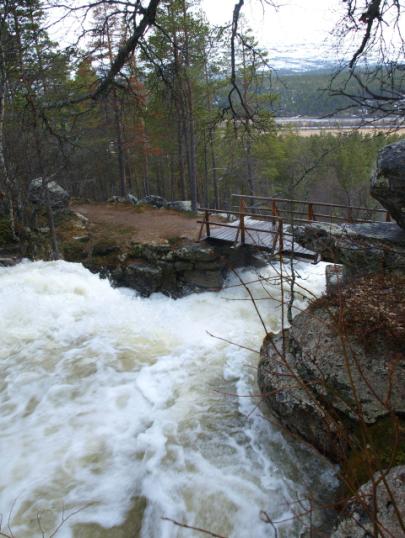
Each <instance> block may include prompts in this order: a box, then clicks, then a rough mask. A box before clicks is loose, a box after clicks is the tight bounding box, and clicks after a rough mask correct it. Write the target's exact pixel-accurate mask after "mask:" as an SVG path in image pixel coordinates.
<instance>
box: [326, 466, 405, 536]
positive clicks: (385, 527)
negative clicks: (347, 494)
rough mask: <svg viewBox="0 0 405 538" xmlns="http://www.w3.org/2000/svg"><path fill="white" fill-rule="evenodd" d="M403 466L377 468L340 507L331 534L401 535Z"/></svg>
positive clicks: (403, 531)
mask: <svg viewBox="0 0 405 538" xmlns="http://www.w3.org/2000/svg"><path fill="white" fill-rule="evenodd" d="M404 523H405V466H404V465H399V466H397V467H393V468H392V469H391V470H389V471H379V472H377V473H375V474H374V476H373V479H372V480H370V481H369V482H367V483H366V484H364V485H363V486H361V488H360V489H359V490H358V492H357V494H356V495H355V496H354V497H352V498H351V499H350V500H349V502H348V504H347V506H346V509H345V510H344V513H343V515H342V517H341V518H340V522H339V524H338V526H337V528H336V529H335V531H334V532H333V533H332V536H331V538H369V537H370V536H377V534H376V529H378V536H380V537H381V538H393V537H399V536H405V528H404Z"/></svg>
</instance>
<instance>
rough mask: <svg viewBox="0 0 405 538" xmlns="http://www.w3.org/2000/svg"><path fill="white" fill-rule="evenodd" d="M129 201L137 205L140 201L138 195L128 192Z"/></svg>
mask: <svg viewBox="0 0 405 538" xmlns="http://www.w3.org/2000/svg"><path fill="white" fill-rule="evenodd" d="M127 201H128V202H129V203H130V204H132V205H136V204H137V203H138V198H137V197H136V196H134V195H133V194H131V193H128V194H127Z"/></svg>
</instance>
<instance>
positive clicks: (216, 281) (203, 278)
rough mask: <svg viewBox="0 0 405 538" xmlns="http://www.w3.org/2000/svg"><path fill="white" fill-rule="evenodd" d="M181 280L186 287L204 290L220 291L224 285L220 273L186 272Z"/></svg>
mask: <svg viewBox="0 0 405 538" xmlns="http://www.w3.org/2000/svg"><path fill="white" fill-rule="evenodd" d="M183 280H184V283H185V284H186V286H192V287H193V288H195V287H197V288H201V289H206V290H220V289H221V288H222V285H223V283H224V278H223V276H222V274H221V272H220V271H186V272H185V273H184V276H183Z"/></svg>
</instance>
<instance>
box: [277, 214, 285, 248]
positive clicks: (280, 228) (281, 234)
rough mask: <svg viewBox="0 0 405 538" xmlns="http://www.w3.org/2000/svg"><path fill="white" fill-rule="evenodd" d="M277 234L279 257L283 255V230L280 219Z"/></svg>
mask: <svg viewBox="0 0 405 538" xmlns="http://www.w3.org/2000/svg"><path fill="white" fill-rule="evenodd" d="M278 234H279V240H278V241H279V245H280V247H279V252H280V255H282V254H283V251H284V228H283V221H282V220H281V219H280V220H279V221H278Z"/></svg>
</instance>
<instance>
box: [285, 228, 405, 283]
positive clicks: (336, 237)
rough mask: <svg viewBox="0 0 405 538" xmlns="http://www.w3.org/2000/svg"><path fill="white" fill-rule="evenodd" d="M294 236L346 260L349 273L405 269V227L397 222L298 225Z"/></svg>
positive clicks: (309, 246) (328, 255) (327, 257)
mask: <svg viewBox="0 0 405 538" xmlns="http://www.w3.org/2000/svg"><path fill="white" fill-rule="evenodd" d="M293 234H294V239H295V241H296V242H297V243H299V244H300V245H302V246H303V247H305V248H307V249H309V250H313V251H314V252H317V253H318V254H320V255H321V257H322V259H323V260H325V261H330V262H332V263H338V264H343V265H344V266H345V268H346V269H347V274H348V276H352V275H365V274H369V273H374V272H378V271H382V270H388V271H404V270H405V231H404V230H402V229H401V228H399V226H397V225H396V224H395V223H394V222H391V223H390V222H382V223H372V224H321V223H313V224H308V225H305V226H295V227H294V229H293Z"/></svg>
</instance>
